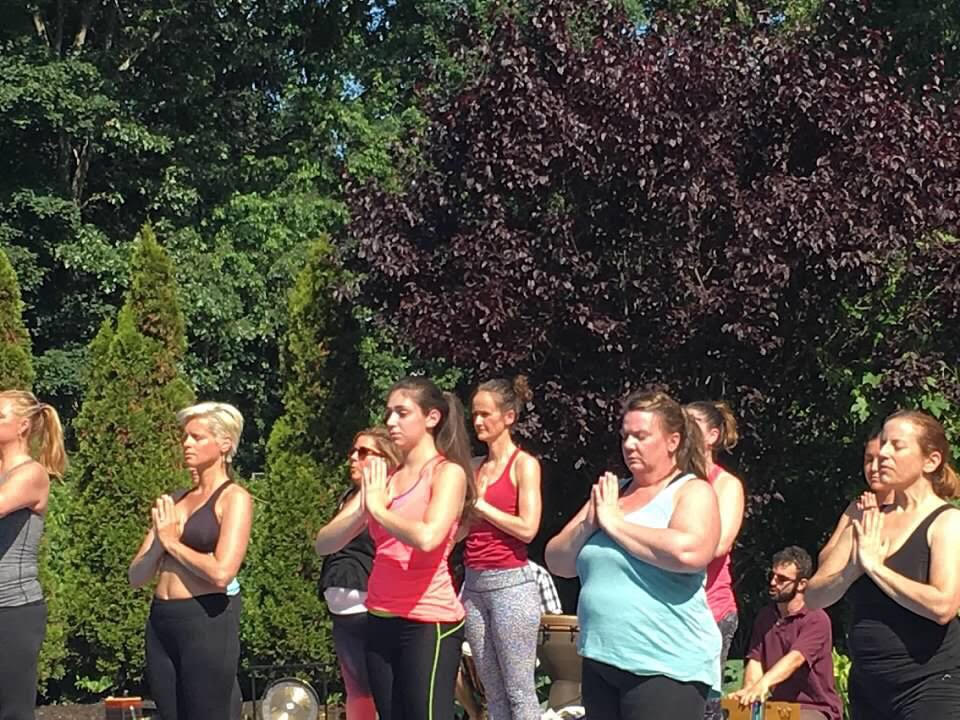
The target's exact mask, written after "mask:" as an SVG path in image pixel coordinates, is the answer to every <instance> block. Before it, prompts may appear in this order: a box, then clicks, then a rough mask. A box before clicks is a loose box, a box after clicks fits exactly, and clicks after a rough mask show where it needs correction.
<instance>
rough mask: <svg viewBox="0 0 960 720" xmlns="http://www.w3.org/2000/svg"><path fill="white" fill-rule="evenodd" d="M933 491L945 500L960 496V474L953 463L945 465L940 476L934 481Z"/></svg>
mask: <svg viewBox="0 0 960 720" xmlns="http://www.w3.org/2000/svg"><path fill="white" fill-rule="evenodd" d="M933 491H934V492H935V493H936V494H937V495H939V496H940V497H942V498H943V499H944V500H953V499H954V498H958V497H960V476H958V475H957V471H956V470H954V469H953V466H952V465H944V466H943V472H942V473H941V475H940V477H939V478H935V479H934V481H933Z"/></svg>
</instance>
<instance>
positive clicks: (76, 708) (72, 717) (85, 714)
mask: <svg viewBox="0 0 960 720" xmlns="http://www.w3.org/2000/svg"><path fill="white" fill-rule="evenodd" d="M36 717H37V720H94V718H95V719H96V720H103V718H104V712H103V705H100V704H97V705H44V706H43V707H38V708H37V715H36Z"/></svg>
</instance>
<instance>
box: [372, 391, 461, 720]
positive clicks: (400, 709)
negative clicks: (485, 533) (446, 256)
mask: <svg viewBox="0 0 960 720" xmlns="http://www.w3.org/2000/svg"><path fill="white" fill-rule="evenodd" d="M384 422H385V424H386V426H387V429H388V430H389V432H390V438H391V439H392V440H393V442H394V443H395V444H396V446H397V448H398V449H399V450H400V453H401V455H402V456H403V462H402V463H401V464H400V466H399V467H398V468H397V470H396V472H394V473H393V474H392V475H390V476H389V477H388V475H387V467H386V464H385V463H384V462H383V461H382V459H380V458H373V459H372V460H371V461H370V463H369V464H368V465H367V466H366V467H365V468H364V471H363V483H362V485H361V500H360V502H361V507H362V508H363V510H364V513H365V515H366V522H367V528H368V530H369V531H370V537H371V538H372V539H373V542H374V546H375V554H374V559H373V570H372V572H371V573H370V578H369V580H368V581H367V600H366V604H367V611H368V613H369V619H368V626H367V627H368V633H369V636H368V640H367V671H368V675H369V679H370V689H371V690H372V691H373V698H374V702H375V703H376V706H377V712H378V713H379V714H380V720H427V719H432V720H453V693H454V683H455V681H456V677H457V669H458V667H459V664H460V648H461V646H462V644H463V616H464V611H463V606H462V605H461V604H460V601H459V599H458V598H457V594H456V592H455V591H454V589H453V581H452V579H451V577H450V568H449V564H448V559H449V556H450V551H451V550H452V549H453V545H454V540H455V537H456V533H457V528H458V526H459V525H460V522H461V518H462V515H463V514H465V513H466V512H469V510H470V508H471V507H472V506H473V501H474V498H475V497H476V494H475V490H474V481H473V470H472V466H471V464H470V444H469V440H468V437H467V430H466V426H465V424H464V418H463V408H462V406H461V405H460V401H459V400H457V398H456V397H455V396H454V395H452V394H450V393H442V392H441V391H440V390H439V389H438V388H437V386H436V385H434V384H433V383H432V382H431V381H430V380H427V379H426V378H421V377H412V378H406V379H404V380H401V381H400V382H398V383H397V384H396V385H394V386H393V388H392V389H391V391H390V394H389V396H388V399H387V408H386V417H385V421H384Z"/></svg>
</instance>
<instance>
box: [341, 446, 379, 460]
mask: <svg viewBox="0 0 960 720" xmlns="http://www.w3.org/2000/svg"><path fill="white" fill-rule="evenodd" d="M354 453H356V455H357V459H359V460H360V462H363V461H364V460H366V459H367V458H368V457H370V456H371V455H373V456H374V457H383V453H382V452H378V451H376V450H374V449H373V448H368V447H352V448H350V452H348V453H347V457H353V455H354Z"/></svg>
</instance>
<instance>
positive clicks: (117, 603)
mask: <svg viewBox="0 0 960 720" xmlns="http://www.w3.org/2000/svg"><path fill="white" fill-rule="evenodd" d="M131 268H132V277H131V285H130V290H129V292H128V293H127V297H126V301H125V303H124V305H123V307H122V309H121V310H120V312H119V315H118V317H117V321H116V325H115V326H114V324H113V323H111V322H110V321H107V322H105V323H104V325H103V327H102V328H101V330H100V332H99V334H98V335H97V337H96V338H95V339H94V341H93V343H92V344H91V346H90V373H89V376H88V378H87V386H86V391H85V394H84V401H83V406H82V407H81V410H80V414H79V416H78V417H77V420H76V422H75V425H74V428H75V430H76V435H77V452H76V453H75V455H74V457H73V470H72V471H71V472H70V473H69V483H70V485H71V486H72V491H73V495H74V502H72V503H71V512H70V516H69V522H68V523H67V524H66V528H68V529H69V533H70V537H69V540H68V542H67V543H66V544H65V545H61V546H60V548H61V549H64V548H69V550H68V556H69V557H68V563H69V576H68V578H67V579H66V584H67V585H68V588H67V592H66V593H65V594H66V596H67V600H68V603H69V613H70V623H71V637H70V650H71V658H70V663H69V667H70V670H71V676H72V680H73V681H74V683H75V685H76V687H77V688H78V689H80V690H86V691H91V692H103V691H106V690H111V691H119V690H125V689H130V688H132V687H135V686H136V685H137V684H138V683H139V681H140V679H141V677H142V675H143V667H144V637H143V632H144V622H145V620H146V616H147V610H148V607H149V604H150V594H149V591H148V590H145V589H140V590H133V589H131V588H130V587H129V586H128V584H127V566H128V564H129V562H130V559H131V557H132V556H133V554H134V553H135V552H136V550H137V548H138V547H139V544H140V542H141V540H142V539H143V535H144V533H145V532H146V530H147V528H148V527H149V522H150V513H149V510H150V507H151V505H152V503H153V501H154V500H155V499H156V498H157V496H159V495H160V494H162V493H164V492H167V491H169V490H172V489H175V488H178V487H183V486H185V485H186V484H188V483H189V478H188V476H187V474H186V472H185V471H184V470H183V469H182V467H183V465H182V456H181V450H180V440H179V438H180V430H179V427H178V426H177V423H176V418H175V413H176V411H177V410H179V409H180V408H182V407H184V406H186V405H188V404H190V403H191V402H193V400H194V395H193V391H192V389H191V388H190V386H189V385H188V383H187V382H186V381H185V380H184V378H183V377H182V376H181V374H180V369H179V368H180V363H181V361H182V359H183V354H184V350H185V347H186V342H185V339H184V319H183V314H182V312H181V310H180V303H179V300H178V298H177V287H176V283H175V280H174V274H173V267H172V265H171V262H170V259H169V258H168V256H167V254H166V252H165V251H164V250H163V249H162V248H161V247H160V245H159V244H158V243H157V240H156V238H155V236H154V234H153V232H152V230H151V229H150V228H149V227H144V228H143V230H142V231H141V233H140V235H139V238H138V241H137V243H136V245H135V247H134V251H133V257H132V259H131ZM65 539H66V538H65Z"/></svg>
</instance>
